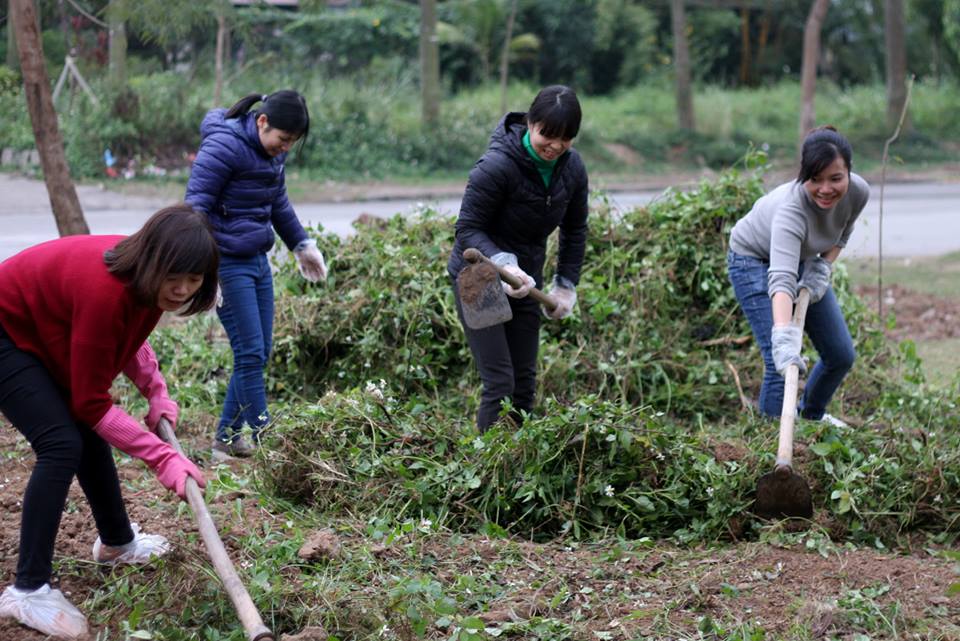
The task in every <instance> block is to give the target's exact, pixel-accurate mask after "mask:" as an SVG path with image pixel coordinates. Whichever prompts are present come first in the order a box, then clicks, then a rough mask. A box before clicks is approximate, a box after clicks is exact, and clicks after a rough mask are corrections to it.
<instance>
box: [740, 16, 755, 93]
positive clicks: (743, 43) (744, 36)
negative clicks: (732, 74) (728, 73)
mask: <svg viewBox="0 0 960 641" xmlns="http://www.w3.org/2000/svg"><path fill="white" fill-rule="evenodd" d="M752 66H753V61H752V60H751V51H750V10H749V9H747V8H746V7H740V86H741V87H746V86H748V85H750V68H751V67H752Z"/></svg>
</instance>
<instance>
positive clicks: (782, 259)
mask: <svg viewBox="0 0 960 641" xmlns="http://www.w3.org/2000/svg"><path fill="white" fill-rule="evenodd" d="M869 198H870V185H868V184H867V181H865V180H864V179H863V178H861V177H860V176H859V175H857V174H855V173H853V172H851V173H850V188H849V189H848V190H847V193H846V194H844V196H843V198H841V199H840V200H839V201H838V202H837V204H836V205H834V206H833V207H831V208H830V209H822V208H821V207H818V206H817V205H816V203H814V202H813V199H811V198H810V195H809V194H807V190H806V189H804V187H803V184H802V183H799V182H797V181H795V180H794V181H791V182H788V183H784V184H782V185H780V186H779V187H777V188H776V189H774V190H773V191H771V192H770V193H768V194H767V195H765V196H763V197H761V198H759V199H758V200H757V202H756V203H754V205H753V209H751V210H750V213H749V214H747V215H746V216H744V217H743V218H741V219H740V220H738V221H737V224H736V225H734V226H733V230H732V231H731V232H730V249H732V250H733V251H734V252H736V253H738V254H742V255H745V256H753V257H754V258H759V259H760V260H765V261H769V262H770V268H769V271H768V275H767V293H768V294H769V295H770V297H771V298H772V297H773V295H774V294H775V293H777V292H785V293H787V294H789V295H790V297H791V298H796V296H797V279H798V271H799V267H800V261H801V260H806V259H807V258H810V257H812V256H817V255H819V254H822V253H825V252H827V251H829V250H830V249H832V248H833V247H835V246H836V247H844V246H845V245H846V244H847V240H848V239H849V238H850V234H851V233H852V232H853V224H854V222H856V220H857V217H858V216H860V212H862V211H863V208H864V207H865V206H866V204H867V200H868V199H869Z"/></svg>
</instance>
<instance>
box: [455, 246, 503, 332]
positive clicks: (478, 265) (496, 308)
mask: <svg viewBox="0 0 960 641" xmlns="http://www.w3.org/2000/svg"><path fill="white" fill-rule="evenodd" d="M482 256H483V255H482V254H480V252H478V251H477V250H476V249H467V250H465V251H464V252H463V257H464V259H465V260H466V261H467V265H466V267H464V268H463V269H462V270H461V271H460V274H459V275H457V292H458V293H459V294H460V308H461V310H462V311H463V321H464V322H465V323H466V324H467V327H469V328H470V329H483V328H485V327H492V326H493V325H499V324H500V323H505V322H507V321H508V320H510V319H512V318H513V311H511V309H510V302H509V301H508V300H507V295H506V294H505V293H504V291H503V287H502V286H501V285H500V275H499V273H498V272H497V268H496V267H495V266H494V265H492V264H490V263H489V262H487V261H484V260H482Z"/></svg>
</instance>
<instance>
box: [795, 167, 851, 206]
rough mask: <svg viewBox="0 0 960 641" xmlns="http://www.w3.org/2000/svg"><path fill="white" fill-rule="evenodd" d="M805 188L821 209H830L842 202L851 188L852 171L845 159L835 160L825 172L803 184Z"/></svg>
mask: <svg viewBox="0 0 960 641" xmlns="http://www.w3.org/2000/svg"><path fill="white" fill-rule="evenodd" d="M803 188H804V189H806V190H807V193H808V194H809V195H810V198H811V199H813V202H815V203H816V204H817V207H820V208H821V209H830V208H831V207H833V206H834V205H836V204H837V203H838V202H840V199H841V198H843V196H844V195H845V194H846V193H847V189H849V188H850V170H849V169H847V165H846V163H845V162H844V160H843V157H841V156H837V157H836V158H834V159H833V162H831V163H830V164H829V165H827V166H826V167H824V168H823V171H821V172H820V173H819V174H817V175H815V176H814V177H813V178H811V179H810V180H808V181H806V182H805V183H803Z"/></svg>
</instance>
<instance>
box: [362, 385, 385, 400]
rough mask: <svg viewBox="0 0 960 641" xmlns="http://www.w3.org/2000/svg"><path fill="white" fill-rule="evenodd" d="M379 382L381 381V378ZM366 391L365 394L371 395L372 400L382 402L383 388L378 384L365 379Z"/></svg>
mask: <svg viewBox="0 0 960 641" xmlns="http://www.w3.org/2000/svg"><path fill="white" fill-rule="evenodd" d="M380 382H381V383H383V381H382V380H381V381H380ZM366 392H367V394H369V395H370V396H372V397H373V400H375V401H376V402H378V403H382V402H383V390H382V389H381V388H380V386H379V385H377V384H376V383H374V382H373V381H367V387H366Z"/></svg>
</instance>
